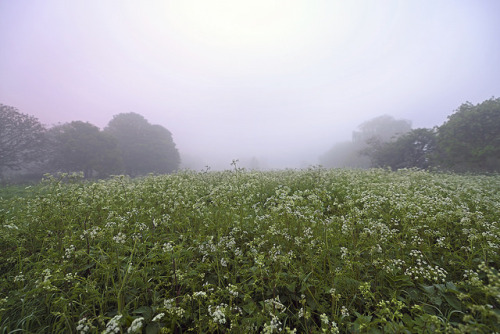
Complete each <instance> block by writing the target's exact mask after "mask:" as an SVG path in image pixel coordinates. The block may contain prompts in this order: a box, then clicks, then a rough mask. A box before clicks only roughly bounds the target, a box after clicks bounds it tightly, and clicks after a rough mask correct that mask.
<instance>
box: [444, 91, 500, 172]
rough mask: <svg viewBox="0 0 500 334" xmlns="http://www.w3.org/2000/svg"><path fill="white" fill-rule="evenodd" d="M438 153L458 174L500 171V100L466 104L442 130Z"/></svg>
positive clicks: (447, 165)
mask: <svg viewBox="0 0 500 334" xmlns="http://www.w3.org/2000/svg"><path fill="white" fill-rule="evenodd" d="M436 152H437V154H436V161H437V162H439V163H440V165H441V166H442V167H444V168H448V169H451V170H454V171H459V172H461V171H475V172H495V171H496V172H498V171H500V98H497V99H495V98H491V99H489V100H486V101H484V102H482V103H479V104H477V105H473V104H471V103H470V102H467V103H464V104H462V105H461V106H460V107H459V108H458V110H457V111H456V112H455V113H454V114H452V115H451V116H449V117H448V120H447V121H446V122H445V123H444V124H443V125H441V126H440V127H439V128H438V135H437V148H436Z"/></svg>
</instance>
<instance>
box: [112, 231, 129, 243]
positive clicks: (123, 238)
mask: <svg viewBox="0 0 500 334" xmlns="http://www.w3.org/2000/svg"><path fill="white" fill-rule="evenodd" d="M113 240H114V241H115V242H116V243H117V244H124V243H125V241H126V240H127V235H126V234H125V233H122V232H118V234H117V235H115V236H114V237H113Z"/></svg>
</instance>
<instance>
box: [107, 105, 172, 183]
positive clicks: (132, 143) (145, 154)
mask: <svg viewBox="0 0 500 334" xmlns="http://www.w3.org/2000/svg"><path fill="white" fill-rule="evenodd" d="M105 132H106V133H108V134H110V135H111V136H113V137H114V138H115V139H116V141H117V143H118V147H119V149H120V152H121V156H122V159H123V164H124V168H125V172H126V173H127V174H128V175H131V176H137V175H144V174H148V173H170V172H173V171H174V170H176V169H177V168H178V167H179V164H180V155H179V152H178V150H177V148H176V147H175V143H174V141H173V139H172V134H171V133H170V131H168V130H167V129H165V128H164V127H162V126H161V125H152V124H150V123H149V122H148V121H147V120H146V119H145V118H144V117H143V116H141V115H139V114H137V113H122V114H119V115H116V116H114V117H113V119H112V120H111V121H110V122H109V124H108V126H107V127H106V129H105Z"/></svg>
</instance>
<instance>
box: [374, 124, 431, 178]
mask: <svg viewBox="0 0 500 334" xmlns="http://www.w3.org/2000/svg"><path fill="white" fill-rule="evenodd" d="M435 146H436V134H435V132H434V130H431V129H414V130H412V131H410V132H408V133H405V134H404V135H402V136H400V137H398V138H397V139H396V140H395V141H390V142H387V143H383V144H381V145H378V146H377V147H376V148H375V149H374V151H373V153H372V157H371V158H372V166H374V167H390V168H391V169H393V170H396V169H400V168H420V169H426V168H429V167H430V166H431V158H432V155H433V153H434V150H435Z"/></svg>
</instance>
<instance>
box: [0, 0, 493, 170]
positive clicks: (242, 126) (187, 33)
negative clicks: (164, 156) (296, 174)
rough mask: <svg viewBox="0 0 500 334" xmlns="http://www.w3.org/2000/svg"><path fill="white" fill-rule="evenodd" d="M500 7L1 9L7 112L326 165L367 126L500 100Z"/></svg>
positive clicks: (364, 4) (75, 5)
mask: <svg viewBox="0 0 500 334" xmlns="http://www.w3.org/2000/svg"><path fill="white" fill-rule="evenodd" d="M499 33H500V1H497V0H489V1H488V0H469V1H465V0H449V1H440V0H415V1H410V0H406V1H396V0H354V1H353V0H349V1H340V0H330V1H327V0H280V1H272V0H249V1H239V0H218V1H215V0H177V1H166V0H165V1H153V0H150V1H147V0H141V1H139V0H136V1H129V0H116V1H114V0H71V1H67V0H59V1H57V0H29V1H28V0H0V103H3V104H7V105H11V106H14V107H16V108H18V109H19V110H20V111H21V112H23V113H26V114H31V115H34V116H36V117H37V118H38V119H39V120H40V121H41V122H42V123H44V124H46V125H48V126H50V125H54V124H57V123H64V122H70V121H74V120H83V121H88V122H90V123H92V124H95V125H97V126H99V127H101V128H103V127H104V126H106V124H107V123H108V122H109V121H110V120H111V118H112V117H113V115H116V114H119V113H124V112H131V111H132V112H136V113H139V114H141V115H143V116H144V117H145V118H146V119H147V120H149V121H150V122H151V123H154V124H161V125H163V126H164V127H166V128H167V129H169V130H170V131H171V132H172V134H173V138H174V141H175V143H176V145H177V147H178V149H179V151H180V153H181V156H184V157H185V160H186V161H188V160H192V159H195V160H196V161H197V162H198V164H199V165H202V166H204V165H209V166H211V167H212V168H231V166H230V165H229V164H230V163H231V161H232V160H233V159H240V160H242V161H245V160H248V159H250V158H251V157H256V158H257V159H258V160H259V161H260V162H261V164H262V165H263V166H265V167H271V168H283V167H302V166H304V165H307V164H317V163H318V161H317V158H318V156H319V155H321V154H323V153H324V152H325V151H327V150H328V149H329V148H330V147H331V146H333V144H334V143H335V142H338V141H343V140H349V139H350V138H351V133H352V131H353V130H355V129H356V127H357V126H358V125H359V124H360V123H362V122H363V121H366V120H369V119H371V118H374V117H377V116H380V115H383V114H389V115H392V116H394V117H396V118H403V119H408V120H411V121H412V123H413V127H414V128H416V127H433V126H435V125H441V124H442V123H443V122H444V121H445V120H446V118H447V116H449V115H450V114H452V113H453V111H454V110H456V109H457V108H458V107H459V106H460V105H461V104H462V103H464V102H466V101H470V102H472V103H474V104H476V103H480V102H482V101H484V100H486V99H489V98H491V97H493V96H495V97H499V96H500V34H499Z"/></svg>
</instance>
